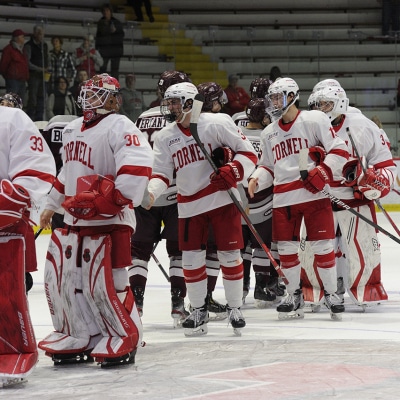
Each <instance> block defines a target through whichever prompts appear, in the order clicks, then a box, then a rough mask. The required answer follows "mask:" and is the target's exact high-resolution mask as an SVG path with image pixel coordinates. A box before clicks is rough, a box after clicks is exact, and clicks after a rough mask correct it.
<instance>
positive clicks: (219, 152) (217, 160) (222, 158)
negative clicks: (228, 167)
mask: <svg viewBox="0 0 400 400" xmlns="http://www.w3.org/2000/svg"><path fill="white" fill-rule="evenodd" d="M233 157H235V152H234V151H233V150H232V149H231V148H230V147H217V148H216V149H214V150H213V152H212V153H211V158H212V160H213V161H214V164H215V165H216V166H217V168H220V167H222V166H224V165H225V164H228V163H230V162H232V161H233Z"/></svg>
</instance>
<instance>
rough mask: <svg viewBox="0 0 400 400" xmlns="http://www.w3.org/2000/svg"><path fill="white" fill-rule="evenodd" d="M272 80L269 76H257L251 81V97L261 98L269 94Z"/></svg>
mask: <svg viewBox="0 0 400 400" xmlns="http://www.w3.org/2000/svg"><path fill="white" fill-rule="evenodd" d="M270 85H271V81H270V80H269V79H267V78H256V79H254V80H253V81H252V82H251V83H250V97H251V98H252V99H261V98H263V97H265V96H266V95H267V94H268V89H269V87H270Z"/></svg>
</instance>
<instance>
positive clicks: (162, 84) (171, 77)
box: [157, 71, 190, 97]
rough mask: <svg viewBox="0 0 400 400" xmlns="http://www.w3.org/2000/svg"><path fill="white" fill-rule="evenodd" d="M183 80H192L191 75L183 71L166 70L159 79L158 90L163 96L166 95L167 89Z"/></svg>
mask: <svg viewBox="0 0 400 400" xmlns="http://www.w3.org/2000/svg"><path fill="white" fill-rule="evenodd" d="M181 82H190V79H189V77H188V76H187V75H186V74H185V73H184V72H181V71H164V72H163V73H162V74H161V75H160V79H159V80H158V84H157V87H158V90H159V92H160V94H161V96H162V97H164V94H165V91H166V90H167V89H168V88H169V87H170V86H172V85H175V84H177V83H181Z"/></svg>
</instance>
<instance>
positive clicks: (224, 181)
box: [210, 161, 244, 190]
mask: <svg viewBox="0 0 400 400" xmlns="http://www.w3.org/2000/svg"><path fill="white" fill-rule="evenodd" d="M243 174H244V171H243V166H242V164H240V163H239V162H237V161H233V162H231V163H228V164H226V165H224V166H223V167H221V168H218V173H217V172H214V173H212V174H211V175H210V181H211V184H212V185H215V186H217V187H218V189H219V190H229V189H231V188H233V187H236V184H237V182H239V181H241V180H242V179H243Z"/></svg>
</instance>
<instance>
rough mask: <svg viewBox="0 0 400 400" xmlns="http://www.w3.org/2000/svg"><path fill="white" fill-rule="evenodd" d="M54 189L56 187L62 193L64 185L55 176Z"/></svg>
mask: <svg viewBox="0 0 400 400" xmlns="http://www.w3.org/2000/svg"><path fill="white" fill-rule="evenodd" d="M53 187H54V189H56V190H57V191H58V192H59V193H62V194H64V185H63V184H62V183H61V182H60V181H59V180H58V179H57V178H56V180H55V181H54V185H53Z"/></svg>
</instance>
